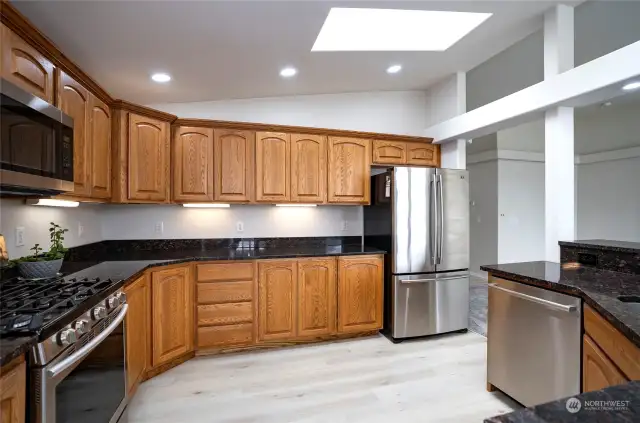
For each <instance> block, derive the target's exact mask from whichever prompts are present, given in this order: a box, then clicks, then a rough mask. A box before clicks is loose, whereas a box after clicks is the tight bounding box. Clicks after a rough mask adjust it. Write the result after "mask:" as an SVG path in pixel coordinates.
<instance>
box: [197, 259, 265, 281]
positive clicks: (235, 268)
mask: <svg viewBox="0 0 640 423" xmlns="http://www.w3.org/2000/svg"><path fill="white" fill-rule="evenodd" d="M197 267H198V271H197V277H198V282H204V281H243V280H249V279H253V262H247V263H211V264H199V265H198V266H197Z"/></svg>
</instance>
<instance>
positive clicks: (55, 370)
mask: <svg viewBox="0 0 640 423" xmlns="http://www.w3.org/2000/svg"><path fill="white" fill-rule="evenodd" d="M128 309H129V305H128V304H125V305H124V306H122V310H120V313H118V315H117V316H116V318H115V319H114V320H113V322H111V324H110V325H109V326H107V327H106V328H105V330H103V331H102V332H100V334H98V335H97V336H96V337H95V338H93V339H92V340H91V341H89V342H87V344H86V345H85V346H83V347H82V348H80V349H79V350H78V351H76V352H74V353H73V354H71V355H70V356H69V357H67V358H65V359H64V360H62V361H61V362H59V363H58V364H56V365H55V366H53V367H51V368H50V369H49V370H47V376H49V377H50V378H55V377H56V376H58V375H59V374H61V373H63V372H64V371H65V370H67V369H68V368H69V367H71V366H73V365H74V364H76V363H77V362H78V361H80V360H82V359H83V358H84V357H86V356H87V355H88V354H89V353H90V352H91V351H92V350H94V349H95V348H96V347H97V346H98V344H100V343H101V342H102V341H104V340H105V339H106V338H107V337H108V336H109V335H110V334H111V332H113V331H114V330H116V328H117V327H118V325H119V324H120V323H122V321H123V320H124V317H125V316H126V314H127V310H128Z"/></svg>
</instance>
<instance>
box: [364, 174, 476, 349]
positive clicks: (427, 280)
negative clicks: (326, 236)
mask: <svg viewBox="0 0 640 423" xmlns="http://www.w3.org/2000/svg"><path fill="white" fill-rule="evenodd" d="M363 215H364V243H365V244H366V245H371V246H377V247H380V248H384V249H386V250H387V251H388V252H389V253H388V254H387V255H386V259H385V260H386V262H385V324H384V330H383V333H385V335H387V336H388V337H389V338H390V339H391V340H393V341H400V340H403V339H405V338H413V337H418V336H425V335H434V334H438V333H445V332H453V331H461V330H466V329H467V327H468V316H469V174H468V172H467V171H466V170H451V169H432V168H419V167H394V168H390V169H387V170H386V171H385V170H383V173H379V174H377V175H374V176H372V181H371V205H370V206H365V207H364V208H363Z"/></svg>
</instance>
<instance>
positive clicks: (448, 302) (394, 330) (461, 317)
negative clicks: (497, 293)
mask: <svg viewBox="0 0 640 423" xmlns="http://www.w3.org/2000/svg"><path fill="white" fill-rule="evenodd" d="M392 296H393V298H392V315H393V321H392V324H391V336H392V337H393V338H395V339H402V338H411V337H416V336H425V335H434V334H438V333H445V332H453V331H457V330H461V329H467V327H468V319H469V274H468V272H455V273H438V274H434V273H431V274H422V275H394V276H393V292H392Z"/></svg>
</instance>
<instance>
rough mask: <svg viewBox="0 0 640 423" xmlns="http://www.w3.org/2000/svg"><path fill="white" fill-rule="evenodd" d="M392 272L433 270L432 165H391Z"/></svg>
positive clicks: (433, 178)
mask: <svg viewBox="0 0 640 423" xmlns="http://www.w3.org/2000/svg"><path fill="white" fill-rule="evenodd" d="M391 185H392V186H391V192H392V215H393V219H392V221H393V222H392V228H393V230H392V238H393V243H392V273H394V274H406V273H429V272H435V270H436V268H435V249H434V247H435V232H434V230H435V213H434V212H435V210H436V209H435V204H434V201H435V195H434V194H435V191H434V186H435V169H431V168H418V167H395V168H393V172H392V178H391Z"/></svg>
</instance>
